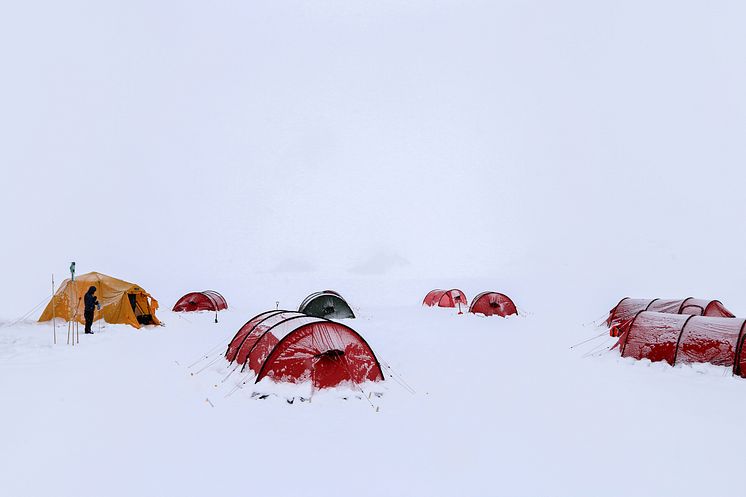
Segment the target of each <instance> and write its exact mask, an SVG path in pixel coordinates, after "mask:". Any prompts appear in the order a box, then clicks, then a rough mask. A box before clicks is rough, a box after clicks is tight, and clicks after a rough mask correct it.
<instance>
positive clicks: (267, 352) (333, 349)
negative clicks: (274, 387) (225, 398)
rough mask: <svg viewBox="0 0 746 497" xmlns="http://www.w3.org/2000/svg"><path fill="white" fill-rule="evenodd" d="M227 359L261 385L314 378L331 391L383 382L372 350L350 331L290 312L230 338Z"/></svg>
mask: <svg viewBox="0 0 746 497" xmlns="http://www.w3.org/2000/svg"><path fill="white" fill-rule="evenodd" d="M226 359H228V361H229V362H233V361H235V362H237V363H238V364H243V366H244V367H243V369H242V371H243V370H246V369H247V368H248V369H250V370H251V371H253V372H254V373H255V374H256V381H257V382H259V381H261V380H262V379H263V378H266V377H268V378H272V379H273V380H275V381H287V382H291V383H298V382H302V381H306V380H310V381H311V382H312V383H313V385H314V387H316V388H329V387H333V386H336V385H339V384H340V383H344V382H352V383H362V382H364V381H382V380H383V379H384V378H383V371H382V370H381V366H380V364H379V363H378V359H377V358H376V356H375V354H374V353H373V351H372V350H371V348H370V346H369V345H368V344H367V342H366V341H365V340H364V339H363V338H362V337H361V336H360V335H359V334H358V333H357V332H355V331H354V330H353V329H352V328H350V327H348V326H345V325H343V324H340V323H337V322H334V321H330V320H328V319H324V318H319V317H313V316H307V315H305V314H300V313H297V312H292V311H269V312H265V313H262V314H260V315H258V316H255V317H254V318H252V319H251V320H249V322H247V323H246V324H245V325H244V326H242V327H241V329H240V330H239V331H238V333H236V336H235V337H234V338H233V340H231V344H230V345H229V346H228V350H227V351H226Z"/></svg>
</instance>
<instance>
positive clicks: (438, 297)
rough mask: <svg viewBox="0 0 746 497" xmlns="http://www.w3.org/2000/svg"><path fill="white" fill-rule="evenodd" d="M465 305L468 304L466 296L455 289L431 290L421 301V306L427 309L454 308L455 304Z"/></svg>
mask: <svg viewBox="0 0 746 497" xmlns="http://www.w3.org/2000/svg"><path fill="white" fill-rule="evenodd" d="M459 303H461V304H463V305H467V304H468V303H469V301H468V299H467V298H466V295H464V292H462V291H461V290H458V289H456V288H454V289H452V290H431V291H430V292H428V294H427V295H426V296H425V300H423V301H422V305H426V306H428V307H433V306H436V305H437V306H438V307H456V305H457V304H459Z"/></svg>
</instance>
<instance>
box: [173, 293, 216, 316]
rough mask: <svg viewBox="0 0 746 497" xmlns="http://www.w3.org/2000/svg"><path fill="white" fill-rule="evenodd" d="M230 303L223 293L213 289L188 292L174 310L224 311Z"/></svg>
mask: <svg viewBox="0 0 746 497" xmlns="http://www.w3.org/2000/svg"><path fill="white" fill-rule="evenodd" d="M227 308H228V303H227V302H226V301H225V298H223V296H222V295H220V294H219V293H218V292H215V291H212V290H205V291H203V292H191V293H187V294H186V295H184V296H183V297H181V298H180V299H179V301H178V302H176V304H175V305H174V308H173V311H174V312H195V311H213V312H217V311H222V310H224V309H227Z"/></svg>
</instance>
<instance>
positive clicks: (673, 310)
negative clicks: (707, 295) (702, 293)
mask: <svg viewBox="0 0 746 497" xmlns="http://www.w3.org/2000/svg"><path fill="white" fill-rule="evenodd" d="M642 311H653V312H664V313H667V314H688V315H692V316H710V317H723V318H732V317H735V316H734V315H733V313H731V312H730V311H729V310H728V309H726V308H725V307H724V306H723V304H722V303H720V301H719V300H706V299H695V298H693V297H689V298H687V299H678V300H672V299H632V298H629V297H625V298H623V299H622V300H620V301H619V303H618V304H617V305H616V306H615V307H614V308H613V309H612V310H611V311H609V317H608V318H607V319H606V325H607V326H608V327H610V328H612V327H614V326H618V325H620V324H622V323H624V322H625V321H628V320H630V319H632V318H634V317H635V315H637V313H639V312H642Z"/></svg>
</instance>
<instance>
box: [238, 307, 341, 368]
mask: <svg viewBox="0 0 746 497" xmlns="http://www.w3.org/2000/svg"><path fill="white" fill-rule="evenodd" d="M309 317H314V316H308V315H306V314H303V315H301V316H291V317H289V318H287V319H283V320H282V321H280V322H279V323H275V324H273V325H272V326H270V327H269V328H267V329H266V330H264V332H263V333H262V334H261V335H259V337H258V338H257V339H256V341H255V342H254V345H252V346H251V348H250V349H249V352H248V353H247V354H246V362H245V363H244V364H243V367H242V368H241V372H242V373H243V372H244V371H246V366H247V365H248V364H249V362H250V361H251V353H252V352H254V349H255V348H256V346H257V345H258V344H259V341H260V340H261V339H262V338H264V336H265V335H266V334H267V333H269V332H270V331H272V330H273V329H275V328H277V327H278V326H280V325H281V324H284V323H287V322H288V321H294V320H296V319H301V318H309ZM315 319H318V320H319V321H322V322H323V321H331V320H329V319H324V318H315ZM332 322H333V321H332ZM309 324H310V323H309ZM255 328H256V327H255ZM293 331H294V330H293ZM249 334H251V333H249ZM248 337H249V335H246V338H248ZM246 338H244V342H245V341H246ZM280 341H282V340H280ZM242 346H243V344H242ZM275 347H276V345H275ZM273 350H274V348H273ZM268 357H269V356H268ZM265 362H266V359H265Z"/></svg>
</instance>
